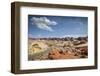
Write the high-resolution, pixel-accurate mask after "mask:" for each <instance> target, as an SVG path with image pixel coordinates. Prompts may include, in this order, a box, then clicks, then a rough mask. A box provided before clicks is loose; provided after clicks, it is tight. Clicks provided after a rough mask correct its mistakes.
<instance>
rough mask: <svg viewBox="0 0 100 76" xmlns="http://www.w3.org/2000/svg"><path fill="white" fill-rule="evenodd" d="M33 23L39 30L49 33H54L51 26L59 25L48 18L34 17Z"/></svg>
mask: <svg viewBox="0 0 100 76" xmlns="http://www.w3.org/2000/svg"><path fill="white" fill-rule="evenodd" d="M31 21H32V24H35V25H36V26H37V27H38V28H40V29H43V30H47V31H54V30H53V29H52V27H51V25H57V22H55V21H51V20H49V19H48V18H47V17H32V18H31Z"/></svg>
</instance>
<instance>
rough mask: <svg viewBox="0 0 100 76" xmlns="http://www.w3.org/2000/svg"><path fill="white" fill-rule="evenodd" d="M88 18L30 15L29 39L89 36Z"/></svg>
mask: <svg viewBox="0 0 100 76" xmlns="http://www.w3.org/2000/svg"><path fill="white" fill-rule="evenodd" d="M87 33H88V18H87V17H71V16H46V15H44V16H43V15H28V37H29V38H45V37H46V38H48V37H79V36H87V35H88V34H87Z"/></svg>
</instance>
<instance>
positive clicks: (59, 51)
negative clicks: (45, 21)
mask: <svg viewBox="0 0 100 76" xmlns="http://www.w3.org/2000/svg"><path fill="white" fill-rule="evenodd" d="M87 57H88V37H77V38H73V37H65V38H29V39H28V60H55V59H79V58H87Z"/></svg>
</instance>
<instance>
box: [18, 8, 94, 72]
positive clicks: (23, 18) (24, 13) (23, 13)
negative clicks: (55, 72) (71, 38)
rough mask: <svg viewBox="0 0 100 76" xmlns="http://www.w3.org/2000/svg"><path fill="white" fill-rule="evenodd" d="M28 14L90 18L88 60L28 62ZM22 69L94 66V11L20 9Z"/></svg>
mask: <svg viewBox="0 0 100 76" xmlns="http://www.w3.org/2000/svg"><path fill="white" fill-rule="evenodd" d="M28 14H33V15H54V16H79V17H81V16H82V17H88V53H89V54H88V58H87V59H67V60H45V61H28V54H27V53H28V51H27V47H28V45H27V44H28V38H27V36H28V29H27V28H28ZM20 31H21V32H20V40H21V41H20V44H21V48H20V69H21V70H25V69H42V68H57V67H75V66H88V65H94V11H88V10H87V11H86V10H76V9H75V10H73V9H72V10H71V9H57V8H42V7H21V8H20Z"/></svg>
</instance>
